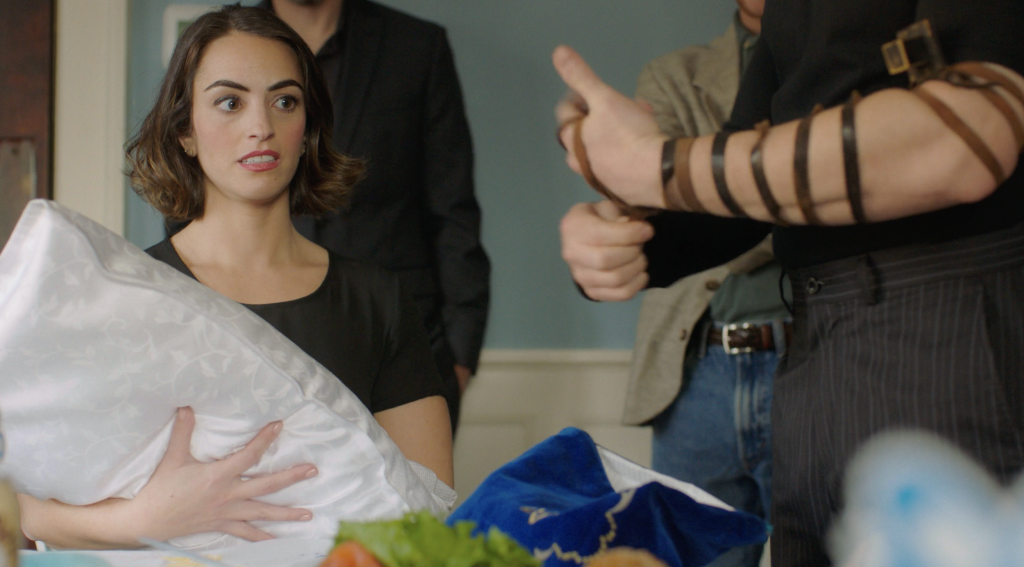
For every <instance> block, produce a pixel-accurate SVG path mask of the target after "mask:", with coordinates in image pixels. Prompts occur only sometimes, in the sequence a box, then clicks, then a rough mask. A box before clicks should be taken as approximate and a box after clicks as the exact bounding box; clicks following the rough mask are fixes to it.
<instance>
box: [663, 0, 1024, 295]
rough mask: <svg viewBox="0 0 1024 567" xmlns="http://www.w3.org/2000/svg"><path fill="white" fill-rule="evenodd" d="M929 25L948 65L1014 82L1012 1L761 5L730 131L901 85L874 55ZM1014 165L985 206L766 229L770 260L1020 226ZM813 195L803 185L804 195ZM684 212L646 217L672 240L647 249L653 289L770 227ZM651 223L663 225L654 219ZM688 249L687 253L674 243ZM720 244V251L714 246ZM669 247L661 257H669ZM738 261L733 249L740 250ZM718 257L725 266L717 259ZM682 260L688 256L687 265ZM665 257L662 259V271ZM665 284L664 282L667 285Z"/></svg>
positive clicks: (1021, 13)
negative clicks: (993, 69) (988, 65)
mask: <svg viewBox="0 0 1024 567" xmlns="http://www.w3.org/2000/svg"><path fill="white" fill-rule="evenodd" d="M923 18H928V19H929V20H930V22H931V25H932V29H933V30H934V31H935V33H936V35H937V36H938V41H939V44H940V45H941V47H942V51H943V53H944V55H945V58H946V61H947V63H955V62H960V61H990V62H994V63H999V64H1001V65H1005V66H1006V67H1009V68H1010V69H1013V70H1014V71H1016V72H1018V73H1021V74H1024V42H1022V41H1021V39H1020V38H1021V30H1022V29H1024V1H1022V0H983V1H979V0H779V1H776V2H772V1H769V2H767V3H766V8H765V14H764V18H763V20H762V34H761V41H760V42H759V45H758V46H757V48H756V50H755V53H754V55H753V58H752V60H751V62H750V66H749V67H748V69H747V71H746V73H745V74H744V76H743V80H742V82H741V85H740V92H739V94H738V95H737V99H736V104H735V106H734V107H733V114H732V117H731V119H730V121H729V124H728V125H726V128H728V129H732V130H745V129H750V128H753V126H754V124H756V123H757V122H759V121H761V120H763V119H765V118H768V119H770V120H771V121H772V123H773V124H781V123H784V122H788V121H791V120H796V119H799V118H802V117H804V116H807V115H808V114H810V112H811V109H812V108H814V106H815V105H816V104H822V105H824V106H825V107H826V108H828V107H833V106H837V105H841V104H843V103H845V102H846V101H847V100H848V99H849V97H850V95H851V93H852V92H853V91H854V90H858V91H860V92H861V94H864V95H868V94H871V93H873V92H876V91H878V90H881V89H885V88H890V87H904V88H905V87H906V86H907V77H906V75H898V76H890V75H889V73H888V71H887V70H886V67H885V61H884V59H883V58H882V50H881V47H882V45H883V44H884V43H886V42H889V41H892V40H893V39H895V37H896V32H897V31H899V30H901V29H903V28H905V27H907V26H909V25H910V24H912V23H914V22H916V21H918V20H920V19H923ZM1022 170H1024V168H1022V167H1018V168H1017V169H1016V171H1015V172H1014V173H1013V175H1012V176H1011V177H1010V178H1009V179H1008V180H1007V181H1006V182H1005V183H1004V184H1003V185H1002V186H1000V187H999V188H998V189H997V190H996V191H995V193H994V194H992V195H991V196H990V197H988V198H986V199H984V200H982V201H980V202H978V203H974V204H970V205H962V206H957V207H952V208H949V209H944V210H940V211H936V212H931V213H927V214H922V215H917V216H913V217H908V218H903V219H897V220H892V221H887V222H882V223H872V224H865V225H859V226H843V227H811V226H796V227H786V228H776V229H775V252H776V255H777V256H778V258H779V260H780V261H781V262H782V264H783V265H784V266H786V267H790V268H792V267H803V266H808V265H812V264H817V263H821V262H825V261H829V260H835V259H839V258H845V257H849V256H854V255H859V254H864V253H867V252H870V251H874V250H880V249H884V248H890V247H895V246H901V245H906V244H913V243H923V242H947V241H950V240H953V239H957V238H963V237H967V236H972V235H976V234H981V233H985V232H991V231H995V230H999V229H1002V228H1006V227H1008V226H1011V225H1013V224H1016V223H1018V222H1021V221H1022V220H1024V190H1022V189H1024V171H1022ZM811 190H812V191H813V187H812V188H811ZM691 216H692V215H689V216H686V214H685V213H676V214H671V215H659V216H658V217H655V232H656V234H658V233H659V232H660V233H661V234H660V235H658V236H656V240H657V239H660V237H666V238H668V239H670V240H675V242H676V243H677V244H678V243H681V242H682V243H683V244H682V246H683V248H684V250H683V251H682V254H680V250H679V247H678V246H675V247H674V246H672V245H671V244H670V243H669V241H664V242H661V243H652V245H651V246H650V247H649V249H648V256H649V257H651V261H652V264H654V263H657V264H659V265H658V266H656V267H655V268H654V270H652V274H651V275H652V281H653V282H654V283H655V285H659V284H661V285H663V284H664V283H665V281H664V280H665V279H666V278H668V277H677V276H678V275H679V274H677V273H675V272H678V271H679V270H678V269H673V268H670V267H668V266H665V265H663V264H672V263H675V264H679V263H680V262H682V263H683V264H685V265H686V266H685V267H686V268H687V269H686V270H685V271H686V272H692V271H697V270H699V269H702V268H701V266H699V265H694V264H701V263H704V264H707V265H706V266H704V267H710V266H713V265H715V264H714V263H709V262H718V263H721V262H723V261H726V260H728V259H731V258H732V257H733V256H728V254H732V253H733V252H734V250H733V249H734V248H743V247H744V246H745V245H746V243H747V242H749V243H750V244H749V246H747V247H748V248H749V247H750V246H753V245H754V244H756V243H757V242H758V241H759V240H760V238H762V237H763V236H764V235H766V234H767V232H768V230H770V227H768V226H767V225H761V224H760V223H756V222H753V221H747V220H742V219H737V220H734V219H721V220H708V221H705V222H698V223H696V224H697V227H698V229H699V230H700V231H701V232H698V233H694V232H693V231H691V230H688V229H686V228H685V227H683V226H673V225H679V224H682V225H685V224H689V220H688V219H689V217H691ZM659 217H662V218H659ZM686 240H690V241H693V243H691V244H686V243H685V241H686ZM716 241H721V242H723V244H716ZM673 248H675V251H674V253H672V256H671V258H672V259H669V256H668V254H670V253H671V252H670V250H672V249H673ZM740 251H741V252H742V251H743V250H740ZM723 255H725V257H723ZM688 258H694V259H695V260H696V261H695V262H691V261H690V260H688ZM662 260H664V262H662ZM668 283H671V281H669V282H668Z"/></svg>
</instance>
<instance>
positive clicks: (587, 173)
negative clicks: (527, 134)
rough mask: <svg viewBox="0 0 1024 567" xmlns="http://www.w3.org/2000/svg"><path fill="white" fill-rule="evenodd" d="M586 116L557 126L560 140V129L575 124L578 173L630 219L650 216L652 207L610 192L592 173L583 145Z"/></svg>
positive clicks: (573, 136) (574, 149) (574, 134)
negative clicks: (635, 204)
mask: <svg viewBox="0 0 1024 567" xmlns="http://www.w3.org/2000/svg"><path fill="white" fill-rule="evenodd" d="M584 118H586V116H577V117H575V118H571V119H569V120H566V121H565V122H564V123H563V124H562V125H560V126H559V127H558V131H557V134H558V139H559V141H561V131H562V130H564V129H565V128H569V127H571V126H573V125H575V128H573V135H572V147H573V152H574V153H575V154H576V161H578V162H579V164H580V173H582V174H583V179H584V180H586V182H587V185H590V186H591V187H592V188H593V189H594V190H595V191H597V192H598V193H600V194H601V196H603V197H604V198H605V199H608V200H609V201H611V202H612V203H615V206H617V207H618V208H619V210H620V211H622V212H623V214H625V215H627V216H628V217H629V218H631V219H643V218H646V217H648V216H650V215H651V214H652V213H653V212H654V209H650V208H647V207H634V206H632V205H630V204H628V203H626V202H625V201H623V200H622V198H620V197H619V196H618V195H616V194H615V193H612V192H611V190H610V189H608V187H606V186H605V185H604V183H601V181H600V180H599V179H598V178H597V176H596V175H594V170H593V168H592V167H590V159H589V158H588V157H587V147H586V146H585V145H583V119H584Z"/></svg>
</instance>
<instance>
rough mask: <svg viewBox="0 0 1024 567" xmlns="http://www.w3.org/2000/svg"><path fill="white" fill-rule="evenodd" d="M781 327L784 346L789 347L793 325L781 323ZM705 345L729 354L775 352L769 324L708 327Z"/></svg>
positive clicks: (773, 338)
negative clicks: (717, 347) (720, 347)
mask: <svg viewBox="0 0 1024 567" xmlns="http://www.w3.org/2000/svg"><path fill="white" fill-rule="evenodd" d="M782 326H783V330H784V332H785V333H786V345H789V344H790V340H791V339H792V337H793V325H792V324H791V323H783V324H782ZM707 345H708V346H712V345H721V346H722V348H724V349H725V352H727V353H729V354H741V353H746V352H759V351H766V350H775V332H774V330H773V328H772V324H771V323H767V324H764V325H752V324H750V323H735V324H732V325H725V326H723V327H716V326H714V325H710V326H709V327H708V342H707Z"/></svg>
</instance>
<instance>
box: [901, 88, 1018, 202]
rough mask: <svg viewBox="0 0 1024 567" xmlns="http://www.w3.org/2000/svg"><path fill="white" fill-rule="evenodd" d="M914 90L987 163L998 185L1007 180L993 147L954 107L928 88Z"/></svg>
mask: <svg viewBox="0 0 1024 567" xmlns="http://www.w3.org/2000/svg"><path fill="white" fill-rule="evenodd" d="M912 92H913V93H914V94H916V95H917V96H918V98H920V99H921V100H923V101H924V102H925V103H926V104H927V105H928V106H929V107H931V109H932V110H933V111H935V114H938V115H939V118H941V119H942V121H943V122H945V123H946V126H949V128H950V129H951V130H953V132H956V135H957V136H960V138H961V139H962V140H963V141H964V143H965V144H967V147H969V148H971V151H972V152H974V154H975V155H976V156H978V159H980V160H981V163H983V164H985V167H986V168H988V170H989V173H991V174H992V177H994V178H995V180H996V185H1002V184H1003V182H1004V181H1006V175H1005V174H1004V173H1003V167H1002V166H1001V165H1000V164H999V160H998V159H996V156H995V154H993V153H992V149H991V148H989V147H988V145H987V144H986V143H985V141H984V140H982V139H981V137H980V136H978V134H977V133H975V132H974V130H972V129H971V127H970V126H968V125H967V123H966V122H964V121H963V120H961V119H960V117H959V116H957V115H956V113H955V112H953V109H951V108H950V107H948V106H946V103H944V102H942V101H941V100H939V99H938V98H936V97H935V95H933V94H931V93H930V92H928V91H926V90H923V89H920V88H917V89H914V90H913V91H912Z"/></svg>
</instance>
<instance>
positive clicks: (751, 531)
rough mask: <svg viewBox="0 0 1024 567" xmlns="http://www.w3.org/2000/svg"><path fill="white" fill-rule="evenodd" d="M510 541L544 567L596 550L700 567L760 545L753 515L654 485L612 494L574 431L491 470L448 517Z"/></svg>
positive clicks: (762, 534)
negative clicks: (630, 551) (621, 550)
mask: <svg viewBox="0 0 1024 567" xmlns="http://www.w3.org/2000/svg"><path fill="white" fill-rule="evenodd" d="M460 520H472V521H474V522H476V523H477V527H476V530H477V532H486V531H487V530H488V529H490V527H491V526H496V527H497V528H498V529H500V530H501V531H503V532H505V533H507V534H509V535H510V536H511V537H513V538H515V539H516V540H517V541H518V542H519V543H520V544H522V545H523V547H525V548H526V549H527V550H529V551H531V552H532V553H533V554H534V555H535V556H536V557H537V558H538V559H540V560H542V561H543V562H544V565H545V567H563V566H567V565H581V564H582V563H584V562H585V561H587V560H588V559H589V558H590V557H591V556H593V555H594V554H596V553H598V552H599V551H601V550H603V549H606V548H612V547H620V546H627V547H634V548H642V549H646V550H648V551H650V552H651V553H652V554H654V555H655V556H657V557H658V558H659V559H661V560H662V561H664V562H665V563H666V564H668V565H670V566H671V567H696V566H699V565H705V564H707V563H709V562H710V561H712V560H713V559H715V558H716V557H718V556H719V555H720V554H722V553H723V552H725V551H727V550H729V549H731V548H733V547H736V546H741V545H753V544H760V543H764V542H765V541H766V540H767V538H768V530H769V528H768V526H767V524H765V522H764V521H762V520H761V519H760V518H758V517H757V516H754V515H751V514H747V513H745V512H731V511H728V510H724V509H721V508H716V507H713V506H708V505H705V504H700V503H698V502H696V501H694V500H693V499H692V498H690V497H689V496H687V495H686V494H683V493H682V492H679V491H677V490H675V489H672V488H669V487H667V486H665V485H662V484H659V483H657V482H651V483H648V484H645V485H643V486H640V487H639V488H636V489H631V490H624V491H623V492H621V493H617V492H615V490H614V489H613V488H612V485H611V483H610V482H609V480H608V475H607V474H606V473H605V470H604V466H603V465H602V462H601V457H600V455H599V454H598V451H597V447H596V445H594V441H593V440H592V439H591V438H590V436H589V435H588V434H587V433H585V432H583V431H581V430H579V429H575V428H567V429H564V430H562V432H561V433H559V434H558V435H555V436H553V437H550V438H548V439H547V440H545V441H543V442H541V443H540V444H538V445H536V446H535V447H533V448H532V449H530V450H529V451H527V452H526V453H524V454H523V455H522V456H520V457H519V458H517V459H515V460H514V461H512V462H510V463H508V464H507V465H505V466H503V467H501V468H500V469H498V470H497V471H495V472H494V473H492V474H491V475H490V476H489V477H487V479H486V480H484V482H483V483H482V484H481V485H480V487H479V488H477V490H476V491H475V492H473V494H472V495H471V496H470V497H469V498H467V499H466V501H465V502H463V503H462V504H461V505H460V506H459V507H458V508H456V509H455V511H454V512H452V514H451V516H449V517H448V524H449V525H451V524H453V523H455V522H458V521H460Z"/></svg>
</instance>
